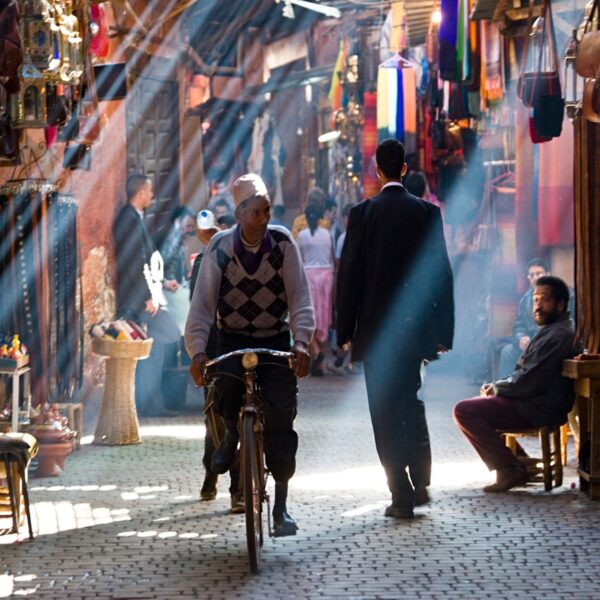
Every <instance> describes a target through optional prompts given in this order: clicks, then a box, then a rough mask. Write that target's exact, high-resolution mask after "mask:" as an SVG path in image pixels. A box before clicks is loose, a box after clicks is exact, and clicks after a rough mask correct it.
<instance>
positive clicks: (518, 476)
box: [483, 465, 529, 494]
mask: <svg viewBox="0 0 600 600" xmlns="http://www.w3.org/2000/svg"><path fill="white" fill-rule="evenodd" d="M528 479H529V478H528V476H527V469H526V468H525V467H523V466H521V465H519V466H518V467H517V466H514V467H508V468H506V469H499V470H498V471H496V483H492V484H491V485H486V486H485V487H484V488H483V491H484V492H487V493H488V494H498V493H501V492H508V490H511V489H512V488H514V487H518V486H522V485H525V484H526V483H527V481H528Z"/></svg>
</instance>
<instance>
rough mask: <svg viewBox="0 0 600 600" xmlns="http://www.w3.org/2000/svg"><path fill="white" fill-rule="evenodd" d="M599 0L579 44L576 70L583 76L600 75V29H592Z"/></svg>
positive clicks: (596, 0) (591, 12)
mask: <svg viewBox="0 0 600 600" xmlns="http://www.w3.org/2000/svg"><path fill="white" fill-rule="evenodd" d="M598 1H599V0H595V2H594V6H593V7H592V10H591V11H590V15H589V17H588V18H587V21H586V23H585V28H584V30H583V31H584V34H583V37H582V39H581V41H580V42H579V44H578V45H577V56H576V57H575V70H576V71H577V74H578V75H581V77H598V76H599V75H600V30H599V29H596V30H595V31H592V26H593V23H594V14H595V13H596V11H597V9H598Z"/></svg>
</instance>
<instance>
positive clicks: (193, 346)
mask: <svg viewBox="0 0 600 600" xmlns="http://www.w3.org/2000/svg"><path fill="white" fill-rule="evenodd" d="M216 237H217V236H215V238H216ZM215 238H213V239H212V240H211V243H210V244H209V246H208V248H207V250H206V252H205V254H204V256H203V258H202V262H201V263H200V270H199V271H198V278H197V280H196V285H195V287H194V293H193V295H192V302H191V305H190V312H189V313H188V318H187V321H186V323H185V334H184V335H185V348H186V350H187V352H188V354H189V355H190V357H192V358H193V357H194V356H195V355H196V354H198V353H199V352H203V353H205V352H206V345H207V344H208V336H209V334H210V328H211V326H212V324H213V323H214V320H215V317H216V313H217V302H218V298H219V288H220V287H221V276H222V273H221V268H220V267H219V265H218V264H217V261H216V257H215V253H214V252H213V251H212V249H213V246H214V242H215Z"/></svg>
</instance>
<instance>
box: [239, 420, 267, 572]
mask: <svg viewBox="0 0 600 600" xmlns="http://www.w3.org/2000/svg"><path fill="white" fill-rule="evenodd" d="M256 418H257V417H256V415H254V414H252V413H245V414H244V416H243V453H244V456H243V461H244V467H243V478H244V507H245V509H246V539H247V543H248V562H249V564H250V571H252V573H258V566H259V564H260V551H261V546H262V543H263V532H262V496H263V488H264V473H263V469H262V457H261V456H260V443H259V441H258V439H257V437H256V435H255V432H254V424H255V420H256Z"/></svg>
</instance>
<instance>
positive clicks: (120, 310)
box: [113, 174, 179, 417]
mask: <svg viewBox="0 0 600 600" xmlns="http://www.w3.org/2000/svg"><path fill="white" fill-rule="evenodd" d="M125 188H126V193H127V204H125V206H123V207H122V208H121V209H120V210H119V212H118V214H117V217H116V219H115V221H114V224H113V239H114V244H115V256H116V262H117V318H123V319H128V320H132V321H135V322H136V323H139V324H146V325H147V327H148V336H149V337H151V338H152V339H153V340H154V341H153V344H152V350H151V352H150V356H149V357H148V358H147V359H146V360H141V361H138V364H137V368H136V384H135V385H136V405H137V408H138V412H139V413H140V414H141V415H142V416H147V417H157V416H173V415H175V413H174V412H172V411H168V410H166V409H165V408H163V401H162V392H161V379H162V369H163V362H164V346H165V344H168V343H172V342H175V341H178V340H179V332H178V329H177V325H176V324H175V322H174V321H173V319H172V318H171V317H170V316H169V313H167V312H166V311H165V310H163V309H161V306H160V305H159V304H158V303H157V302H156V301H155V300H154V299H153V297H152V293H151V291H150V286H149V285H148V281H147V280H146V276H145V274H144V267H145V265H150V263H151V260H150V259H151V257H152V254H153V253H154V251H155V247H154V244H153V242H152V239H151V237H150V235H149V233H148V230H147V229H146V225H145V223H144V221H143V217H144V210H146V209H147V208H148V207H149V206H150V204H151V203H152V198H153V189H152V180H151V179H149V178H148V177H146V176H145V175H140V174H134V175H130V176H129V178H128V179H127V183H126V186H125Z"/></svg>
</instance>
